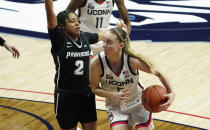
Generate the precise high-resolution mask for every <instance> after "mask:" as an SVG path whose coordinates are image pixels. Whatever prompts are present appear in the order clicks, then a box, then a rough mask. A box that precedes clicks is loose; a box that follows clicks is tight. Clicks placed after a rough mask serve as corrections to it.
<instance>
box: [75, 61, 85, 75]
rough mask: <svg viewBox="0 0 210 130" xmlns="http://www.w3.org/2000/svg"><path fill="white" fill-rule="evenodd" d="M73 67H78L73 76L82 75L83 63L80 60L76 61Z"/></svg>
mask: <svg viewBox="0 0 210 130" xmlns="http://www.w3.org/2000/svg"><path fill="white" fill-rule="evenodd" d="M75 65H76V66H77V67H78V68H77V69H76V70H75V71H74V74H75V75H83V68H84V62H83V61H82V60H77V61H76V62H75Z"/></svg>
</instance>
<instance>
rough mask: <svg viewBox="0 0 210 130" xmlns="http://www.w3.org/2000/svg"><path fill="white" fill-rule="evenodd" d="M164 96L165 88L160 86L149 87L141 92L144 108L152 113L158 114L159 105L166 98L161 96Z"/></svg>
mask: <svg viewBox="0 0 210 130" xmlns="http://www.w3.org/2000/svg"><path fill="white" fill-rule="evenodd" d="M164 94H167V90H166V88H165V87H162V86H160V85H151V86H149V87H147V88H146V89H145V90H144V91H143V94H142V97H141V100H142V104H143V106H144V108H145V109H147V110H148V111H150V112H153V113H156V112H160V111H159V110H158V108H159V105H161V104H163V103H165V102H166V101H167V98H166V97H165V96H163V95H164Z"/></svg>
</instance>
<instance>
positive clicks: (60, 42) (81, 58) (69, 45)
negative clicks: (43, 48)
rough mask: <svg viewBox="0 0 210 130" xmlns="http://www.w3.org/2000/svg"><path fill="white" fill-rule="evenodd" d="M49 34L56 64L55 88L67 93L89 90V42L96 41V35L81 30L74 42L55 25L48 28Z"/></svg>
mask: <svg viewBox="0 0 210 130" xmlns="http://www.w3.org/2000/svg"><path fill="white" fill-rule="evenodd" d="M49 36H50V40H51V43H52V48H51V53H52V56H53V58H54V62H55V65H56V74H55V79H54V81H55V86H56V88H57V89H58V90H60V91H65V92H69V93H82V92H86V91H89V90H90V88H89V62H90V61H89V60H90V59H89V56H90V46H89V44H93V43H96V42H98V35H97V34H96V33H95V34H91V33H87V32H83V33H81V34H80V36H79V37H78V41H76V42H75V41H72V40H71V39H70V38H68V36H67V35H65V34H64V32H63V31H62V30H61V29H59V28H58V27H56V28H54V29H52V30H49Z"/></svg>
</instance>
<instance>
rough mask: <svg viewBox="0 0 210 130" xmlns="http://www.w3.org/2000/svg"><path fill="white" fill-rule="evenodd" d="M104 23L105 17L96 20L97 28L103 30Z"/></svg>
mask: <svg viewBox="0 0 210 130" xmlns="http://www.w3.org/2000/svg"><path fill="white" fill-rule="evenodd" d="M102 23H103V17H97V18H96V28H101V27H102Z"/></svg>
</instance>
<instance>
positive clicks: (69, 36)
mask: <svg viewBox="0 0 210 130" xmlns="http://www.w3.org/2000/svg"><path fill="white" fill-rule="evenodd" d="M66 35H67V36H68V38H69V39H71V40H73V41H77V40H78V36H77V35H69V34H66Z"/></svg>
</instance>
